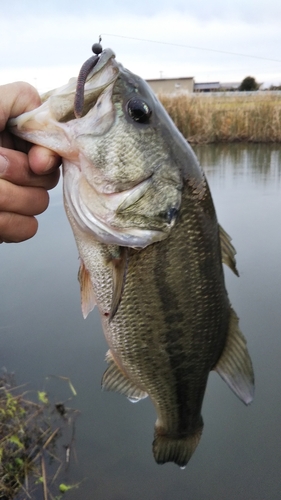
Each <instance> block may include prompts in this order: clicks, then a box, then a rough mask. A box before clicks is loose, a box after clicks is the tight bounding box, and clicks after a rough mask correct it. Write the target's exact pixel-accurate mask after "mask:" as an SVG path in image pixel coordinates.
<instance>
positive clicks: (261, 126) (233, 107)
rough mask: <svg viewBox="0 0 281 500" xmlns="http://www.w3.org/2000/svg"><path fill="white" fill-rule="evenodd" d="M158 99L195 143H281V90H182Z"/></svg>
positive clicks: (186, 135)
mask: <svg viewBox="0 0 281 500" xmlns="http://www.w3.org/2000/svg"><path fill="white" fill-rule="evenodd" d="M158 98H159V99H160V101H161V102H162V104H163V105H164V107H165V108H166V110H167V111H168V113H169V115H170V116H171V118H172V119H173V121H174V122H175V124H176V126H177V127H178V128H179V130H180V131H181V133H182V134H183V135H184V137H185V138H186V139H187V140H188V141H189V142H191V143H216V142H263V143H270V142H271V143H272V142H281V93H274V92H272V93H270V92H252V93H250V94H248V93H235V92H233V93H228V94H224V93H218V94H217V95H214V94H212V95H210V94H208V93H200V94H188V93H182V94H170V95H168V94H165V95H164V94H162V95H159V96H158Z"/></svg>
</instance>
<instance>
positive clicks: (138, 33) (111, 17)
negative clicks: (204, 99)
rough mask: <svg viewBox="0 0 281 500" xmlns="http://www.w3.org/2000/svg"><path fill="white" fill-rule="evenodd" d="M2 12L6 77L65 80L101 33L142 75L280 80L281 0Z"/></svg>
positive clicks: (36, 5) (55, 2) (0, 4)
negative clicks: (250, 77)
mask: <svg viewBox="0 0 281 500" xmlns="http://www.w3.org/2000/svg"><path fill="white" fill-rule="evenodd" d="M0 12H1V17H0V34H1V43H0V61H1V64H0V84H1V83H7V82H9V81H14V80H26V81H29V82H30V83H32V84H33V85H35V86H36V87H38V88H39V90H40V91H43V90H48V89H49V88H52V87H54V86H58V85H61V84H63V83H65V82H66V81H68V79H69V78H70V77H71V76H75V75H77V72H78V71H79V68H80V66H81V64H82V63H83V62H84V61H85V59H87V58H88V57H89V56H90V55H92V53H91V46H92V44H93V43H94V42H96V41H98V36H99V35H100V34H101V35H102V45H103V47H104V48H105V47H110V48H112V49H113V50H114V52H115V53H116V58H117V60H118V61H119V62H121V63H122V64H123V65H124V66H125V67H127V68H128V69H130V70H131V71H133V72H135V73H137V74H139V75H140V76H142V77H143V78H159V77H160V76H162V77H180V76H193V77H195V81H196V82H206V81H209V82H210V81H220V82H239V81H241V80H242V79H243V78H244V77H245V76H248V75H251V76H254V77H255V78H256V79H257V80H258V81H259V82H266V83H281V50H280V49H281V1H280V0H266V1H265V0H214V1H213V2H211V1H210V0H196V1H194V0H192V1H191V0H185V1H181V0H178V1H174V2H173V1H172V0H140V1H132V0H123V1H122V0H120V1H119V0H101V1H97V0H95V1H94V0H46V2H44V1H42V2H41V1H39V0H24V1H23V0H0Z"/></svg>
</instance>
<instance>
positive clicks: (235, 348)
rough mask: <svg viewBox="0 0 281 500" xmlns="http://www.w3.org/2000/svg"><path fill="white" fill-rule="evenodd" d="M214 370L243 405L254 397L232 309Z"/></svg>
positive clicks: (248, 361) (248, 360)
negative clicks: (221, 350) (226, 334)
mask: <svg viewBox="0 0 281 500" xmlns="http://www.w3.org/2000/svg"><path fill="white" fill-rule="evenodd" d="M215 370H216V371H217V372H218V374H219V375H220V376H221V378H222V379H223V380H224V381H225V382H226V383H227V385H228V386H229V387H230V389H232V391H233V392H234V393H235V394H236V396H238V398H240V399H241V401H243V403H245V404H246V405H248V404H249V403H251V401H252V400H253V397H254V373H253V367H252V362H251V358H250V356H249V353H248V350H247V345H246V340H245V338H244V336H243V334H242V333H241V331H240V330H239V326H238V318H237V316H236V314H235V312H234V311H233V309H231V316H230V322H229V330H228V336H227V339H226V344H225V348H224V350H223V353H222V355H221V357H220V359H219V361H218V363H217V365H216V367H215Z"/></svg>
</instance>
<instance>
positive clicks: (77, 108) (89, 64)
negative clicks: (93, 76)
mask: <svg viewBox="0 0 281 500" xmlns="http://www.w3.org/2000/svg"><path fill="white" fill-rule="evenodd" d="M100 42H101V38H100V39H99V43H94V45H93V46H92V51H93V53H94V54H95V55H94V56H92V57H90V58H89V59H87V61H85V62H84V64H83V66H82V68H81V69H80V72H79V75H78V78H77V85H76V92H75V98H74V114H75V117H76V118H81V116H82V114H83V106H84V87H85V83H86V80H87V76H88V75H89V73H90V71H91V70H92V69H93V68H94V67H95V65H96V64H97V62H98V60H99V54H101V53H102V46H101V44H100Z"/></svg>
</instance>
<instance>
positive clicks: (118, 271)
mask: <svg viewBox="0 0 281 500" xmlns="http://www.w3.org/2000/svg"><path fill="white" fill-rule="evenodd" d="M110 263H111V264H112V271H113V274H112V278H113V292H112V302H111V309H110V316H109V322H110V321H112V320H113V318H114V316H115V314H116V313H117V310H118V307H119V304H120V302H121V298H122V294H123V290H124V286H125V282H126V275H127V268H128V248H126V247H119V249H118V254H117V255H114V256H112V259H111V260H110Z"/></svg>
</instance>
